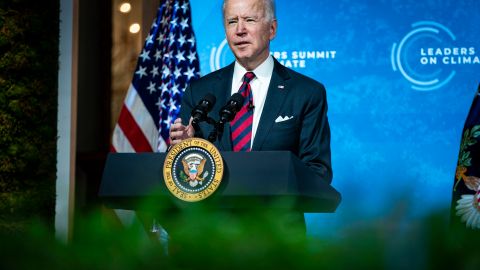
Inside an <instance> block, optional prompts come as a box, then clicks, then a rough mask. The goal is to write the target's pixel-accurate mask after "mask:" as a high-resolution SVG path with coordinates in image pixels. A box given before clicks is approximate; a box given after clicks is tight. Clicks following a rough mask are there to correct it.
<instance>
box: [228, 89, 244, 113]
mask: <svg viewBox="0 0 480 270" xmlns="http://www.w3.org/2000/svg"><path fill="white" fill-rule="evenodd" d="M244 101H245V97H244V96H242V94H240V93H235V94H233V95H232V96H231V97H230V101H229V102H228V103H230V104H232V105H233V106H234V108H235V109H234V110H235V111H236V112H238V111H240V109H241V108H242V105H243V102H244Z"/></svg>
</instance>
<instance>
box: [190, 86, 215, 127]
mask: <svg viewBox="0 0 480 270" xmlns="http://www.w3.org/2000/svg"><path fill="white" fill-rule="evenodd" d="M216 101H217V99H216V98H215V96H214V95H212V94H211V93H207V94H206V95H205V97H204V98H203V99H202V100H200V102H198V104H197V106H195V108H193V110H192V113H191V116H192V118H193V120H192V124H194V125H197V124H198V123H200V122H203V121H205V120H207V115H208V113H209V112H210V111H211V110H212V108H213V105H215V102H216Z"/></svg>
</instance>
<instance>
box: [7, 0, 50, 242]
mask: <svg viewBox="0 0 480 270" xmlns="http://www.w3.org/2000/svg"><path fill="white" fill-rule="evenodd" d="M58 36H59V2H58V1H26V0H3V1H1V2H0V231H7V232H9V233H17V232H18V233H20V232H23V231H24V230H25V227H27V226H29V224H30V222H31V221H30V220H31V217H32V216H33V217H38V218H42V219H43V220H44V221H46V222H47V224H49V226H50V227H51V228H53V218H54V212H55V172H56V168H55V166H56V136H57V129H56V124H57V123H56V121H57V81H58V44H59V38H58Z"/></svg>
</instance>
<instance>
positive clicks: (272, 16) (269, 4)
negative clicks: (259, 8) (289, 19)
mask: <svg viewBox="0 0 480 270" xmlns="http://www.w3.org/2000/svg"><path fill="white" fill-rule="evenodd" d="M228 1H229V0H223V6H222V14H223V17H225V6H226V5H227V2H228ZM261 1H263V6H264V7H265V19H267V20H268V21H269V22H272V21H274V20H276V19H277V16H276V13H275V0H261Z"/></svg>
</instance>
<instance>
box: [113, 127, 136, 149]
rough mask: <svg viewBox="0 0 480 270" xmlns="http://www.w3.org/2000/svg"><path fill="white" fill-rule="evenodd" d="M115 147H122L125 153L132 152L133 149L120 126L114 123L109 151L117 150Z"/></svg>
mask: <svg viewBox="0 0 480 270" xmlns="http://www.w3.org/2000/svg"><path fill="white" fill-rule="evenodd" d="M117 149H122V152H126V153H134V152H135V150H134V149H133V147H132V145H131V144H130V141H129V140H128V139H127V137H126V136H125V134H124V133H123V131H122V129H121V128H120V126H119V125H118V124H117V125H115V129H114V130H113V140H112V145H111V149H110V151H111V152H118V150H117Z"/></svg>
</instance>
